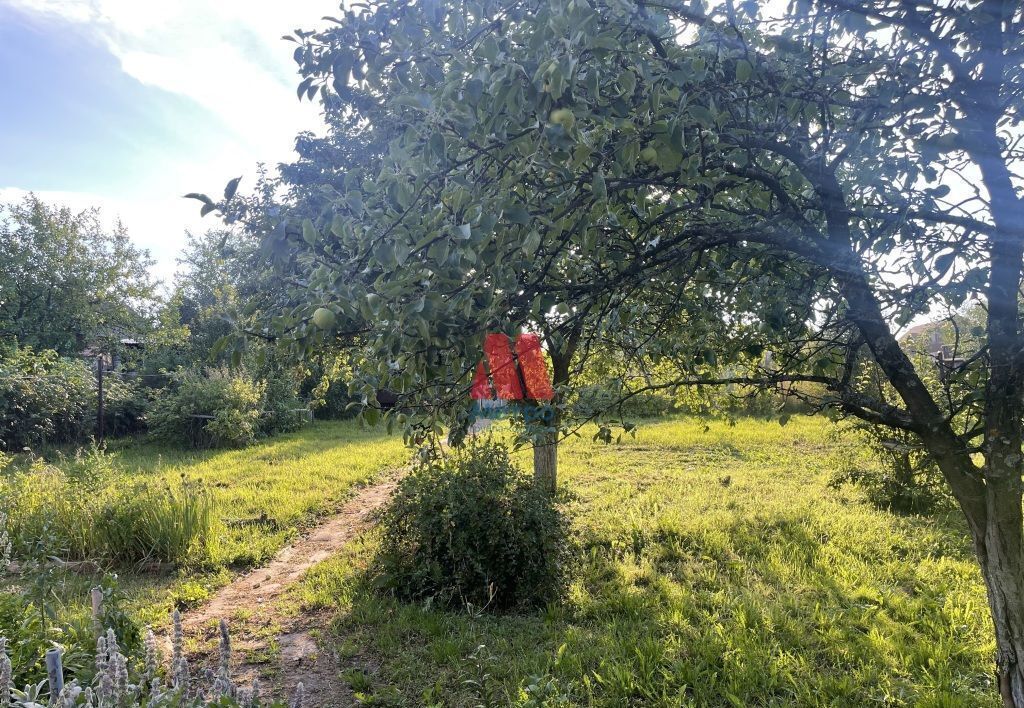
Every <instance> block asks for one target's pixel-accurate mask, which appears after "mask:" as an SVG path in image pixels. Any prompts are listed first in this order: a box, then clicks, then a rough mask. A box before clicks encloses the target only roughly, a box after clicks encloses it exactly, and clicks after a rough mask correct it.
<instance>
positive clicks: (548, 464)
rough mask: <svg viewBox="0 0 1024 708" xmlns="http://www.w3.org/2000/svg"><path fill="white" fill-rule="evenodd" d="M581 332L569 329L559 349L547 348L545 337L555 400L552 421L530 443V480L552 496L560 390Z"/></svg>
mask: <svg viewBox="0 0 1024 708" xmlns="http://www.w3.org/2000/svg"><path fill="white" fill-rule="evenodd" d="M581 334H582V330H581V329H580V328H579V327H576V328H574V329H572V330H571V331H570V332H569V334H568V336H567V337H566V339H565V342H564V344H563V346H562V347H555V346H550V345H551V344H552V338H551V336H550V335H548V336H546V337H545V339H547V341H548V343H549V346H550V348H549V354H550V356H551V369H552V371H551V373H552V383H553V384H554V387H555V398H554V399H553V400H552V401H551V408H552V414H551V420H550V421H549V424H548V430H546V431H545V432H544V434H543V435H542V436H541V437H540V439H539V440H537V441H535V442H534V444H533V481H534V484H536V485H537V486H538V487H540V488H541V489H543V490H544V491H546V492H548V493H549V494H554V493H555V491H556V490H557V489H558V431H559V428H560V427H561V422H562V416H561V414H560V413H559V409H558V404H559V402H560V401H559V393H558V391H559V388H560V387H562V386H565V385H566V384H567V383H569V365H570V364H571V362H572V358H573V356H574V355H575V354H576V347H577V345H578V344H579V341H580V336H581Z"/></svg>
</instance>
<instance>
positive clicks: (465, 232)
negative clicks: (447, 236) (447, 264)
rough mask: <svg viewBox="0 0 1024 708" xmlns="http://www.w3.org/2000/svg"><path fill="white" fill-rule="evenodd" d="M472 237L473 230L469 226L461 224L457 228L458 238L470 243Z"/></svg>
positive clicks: (456, 235)
mask: <svg viewBox="0 0 1024 708" xmlns="http://www.w3.org/2000/svg"><path fill="white" fill-rule="evenodd" d="M471 235H472V230H471V229H470V226H469V224H459V225H458V226H457V227H456V234H455V237H456V238H458V239H461V240H462V241H468V240H469V237H470V236H471Z"/></svg>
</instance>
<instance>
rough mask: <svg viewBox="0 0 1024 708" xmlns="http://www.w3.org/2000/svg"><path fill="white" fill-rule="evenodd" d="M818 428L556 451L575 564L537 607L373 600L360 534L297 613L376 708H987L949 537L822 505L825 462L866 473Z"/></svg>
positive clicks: (313, 582) (855, 456) (840, 505)
mask: <svg viewBox="0 0 1024 708" xmlns="http://www.w3.org/2000/svg"><path fill="white" fill-rule="evenodd" d="M834 430H835V429H834V428H833V426H832V425H831V424H830V423H828V422H826V421H822V420H817V419H794V420H792V421H791V422H790V423H789V425H788V426H786V427H780V426H779V425H778V424H777V423H768V422H763V421H758V420H742V421H739V422H738V424H736V425H735V426H732V425H729V424H728V423H726V422H712V423H709V424H708V425H707V429H705V423H704V422H702V421H695V420H673V421H664V422H659V423H653V424H647V425H645V426H644V427H642V428H641V430H640V431H639V433H638V435H637V437H636V439H624V440H623V442H622V443H621V444H618V445H610V446H605V445H601V444H599V443H593V442H591V441H590V439H589V437H587V436H586V434H584V437H583V438H581V439H577V440H573V441H571V442H569V443H567V444H565V445H564V447H563V449H562V452H561V458H560V475H561V481H562V486H563V489H565V490H566V492H567V496H568V498H569V499H570V501H568V503H567V509H568V511H569V513H571V514H572V515H573V518H574V523H575V527H576V529H577V530H578V532H579V536H580V541H581V544H582V562H581V566H580V569H579V575H578V580H577V581H576V583H575V584H574V586H573V588H572V592H571V596H570V597H569V598H568V600H567V602H566V603H564V604H563V605H562V606H559V607H552V608H549V609H548V610H547V611H546V612H542V613H538V614H534V615H506V616H488V615H484V616H473V615H470V614H468V613H451V612H443V611H437V610H433V609H430V608H427V607H422V606H409V605H405V604H400V603H397V602H394V601H391V600H388V599H386V598H381V597H379V596H378V595H377V594H375V592H374V591H373V589H372V587H371V585H372V583H371V581H370V579H368V577H367V575H366V573H365V569H366V568H367V566H368V564H369V562H370V560H371V558H372V553H373V550H374V546H375V538H374V534H373V533H370V534H368V535H366V536H365V537H364V538H363V539H361V541H360V542H359V543H357V544H354V545H353V546H352V548H351V549H350V550H349V552H347V553H346V554H344V555H343V556H341V557H338V558H336V559H333V560H331V561H329V562H327V563H324V564H322V565H320V566H318V567H316V568H315V569H313V571H311V572H310V573H309V574H308V576H307V578H306V580H305V582H304V584H303V585H302V586H301V587H300V588H299V589H298V591H297V592H296V594H295V598H294V599H295V602H296V605H297V607H296V609H302V610H304V611H309V610H312V609H323V608H328V609H329V610H330V611H333V613H334V616H335V621H334V624H333V627H332V630H331V633H330V635H329V638H328V641H331V642H333V643H334V644H335V645H336V647H337V649H338V651H339V653H340V654H341V655H342V656H343V657H348V660H349V662H350V663H351V664H352V666H354V667H355V668H353V669H352V670H350V671H348V672H347V673H346V674H345V675H346V676H348V677H349V679H350V683H352V685H353V688H354V689H355V690H358V691H361V692H362V693H363V694H364V698H365V699H367V700H373V701H376V702H378V703H382V704H394V705H431V704H436V705H445V706H448V705H451V706H470V705H474V706H475V705H508V704H516V703H520V704H525V705H598V706H631V705H645V706H646V705H652V706H689V705H692V706H748V705H750V706H774V705H802V706H818V705H830V706H831V705H834V706H863V705H890V706H899V705H908V706H909V705H914V706H961V705H963V706H989V705H991V706H995V705H998V701H997V698H996V695H995V691H994V689H993V688H992V685H991V680H990V675H991V663H990V662H991V657H992V656H993V652H994V644H993V642H992V640H991V639H990V635H991V626H990V623H989V620H988V617H987V610H986V604H985V596H984V590H983V586H982V583H981V579H980V574H979V573H978V571H977V570H976V568H975V564H974V560H973V558H972V556H971V553H970V548H969V542H968V540H967V539H966V536H965V533H964V529H963V527H962V526H961V525H960V524H959V522H958V521H957V519H956V517H955V516H954V515H950V516H948V517H940V518H923V517H900V516H896V515H893V514H890V513H887V512H884V511H880V510H878V509H876V508H874V507H872V506H870V505H869V504H868V503H867V502H866V501H865V500H864V499H863V497H862V495H861V494H860V493H858V492H857V491H856V490H851V489H844V490H840V491H835V490H832V489H830V488H829V487H828V485H827V482H828V479H829V477H830V476H831V474H832V470H834V469H835V468H836V466H837V465H838V464H840V463H845V464H849V463H851V462H853V463H857V464H871V460H870V459H868V458H865V457H864V453H863V450H862V448H861V447H860V445H859V444H858V443H857V442H856V441H855V440H851V439H843V438H842V437H839V438H838V439H837V438H836V436H835V435H834V432H833V431H834ZM584 433H585V431H584ZM523 462H524V466H526V463H528V459H527V458H526V457H524V458H523ZM481 647H482V648H481ZM360 667H363V669H364V670H360ZM527 697H530V698H533V699H534V702H533V703H524V699H526V698H527ZM545 697H546V698H545ZM545 700H546V701H547V702H544V701H545ZM559 701H561V702H559Z"/></svg>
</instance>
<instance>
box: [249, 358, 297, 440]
mask: <svg viewBox="0 0 1024 708" xmlns="http://www.w3.org/2000/svg"><path fill="white" fill-rule="evenodd" d="M265 381H266V389H265V390H264V393H263V417H262V420H261V425H260V431H261V432H262V433H263V434H264V435H277V434H278V433H287V432H289V431H292V430H298V429H299V428H301V427H302V425H303V423H305V422H306V420H307V418H306V413H305V411H304V410H302V409H303V408H305V406H304V405H303V403H302V401H301V400H299V397H298V396H297V395H296V394H295V390H296V388H297V385H296V382H295V381H294V380H293V378H292V376H291V375H290V374H289V372H288V371H275V372H273V373H272V374H271V375H269V376H267V377H266V379H265Z"/></svg>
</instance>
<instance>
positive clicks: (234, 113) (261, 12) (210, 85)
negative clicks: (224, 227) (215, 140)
mask: <svg viewBox="0 0 1024 708" xmlns="http://www.w3.org/2000/svg"><path fill="white" fill-rule="evenodd" d="M0 1H6V2H8V3H9V4H11V5H12V6H13V7H15V8H16V9H17V10H19V11H20V12H22V13H24V14H25V15H27V16H28V17H30V18H36V19H38V20H40V21H41V22H47V23H48V22H51V21H53V20H56V19H59V20H63V21H65V22H68V23H71V24H72V25H73V26H75V28H76V30H77V31H79V32H81V33H83V34H85V35H87V36H89V37H92V38H94V39H97V40H99V41H100V42H102V44H103V45H104V46H106V47H107V48H108V50H109V51H110V52H111V54H113V55H114V56H115V57H116V58H117V59H118V61H119V62H120V65H121V68H122V70H123V71H124V72H125V73H126V74H128V75H130V76H131V77H133V78H134V79H136V80H138V81H139V82H141V83H143V84H146V85H149V86H154V87H158V88H160V89H163V90H165V91H169V92H172V93H175V94H178V95H181V96H185V97H188V98H189V99H192V100H193V101H195V102H196V103H198V104H200V105H201V106H203V107H204V108H205V109H207V111H209V112H210V113H212V114H213V115H214V116H216V118H217V119H219V121H220V122H222V123H223V126H227V129H228V132H229V134H230V136H231V138H230V139H229V140H227V141H221V142H220V143H219V144H218V147H217V149H215V150H213V151H211V152H207V153H204V154H202V155H182V156H180V159H176V160H175V161H174V162H172V163H170V164H167V163H164V164H159V165H153V166H152V168H151V170H152V173H151V174H150V175H140V179H139V184H138V186H137V187H136V188H135V189H133V193H132V194H131V195H127V194H103V193H85V192H82V193H67V192H39V194H40V196H42V197H44V198H47V199H51V198H53V199H57V200H60V201H64V202H66V203H69V204H71V205H72V206H75V207H85V206H89V205H96V206H100V207H103V208H104V212H105V213H106V215H107V216H111V217H112V216H113V215H118V214H119V215H121V216H122V217H123V219H124V221H125V222H126V224H127V225H128V226H129V229H130V232H131V233H132V235H133V237H134V238H136V239H137V240H138V241H139V243H140V244H141V245H144V246H147V247H149V248H150V249H151V250H152V251H153V254H154V256H155V257H157V258H158V260H159V271H160V274H161V276H166V275H167V274H168V273H169V272H172V271H173V268H174V254H175V253H176V251H177V250H178V249H179V248H180V246H181V245H182V243H183V240H184V239H183V232H184V229H185V228H186V227H190V226H191V227H193V228H195V227H196V226H199V227H200V228H209V227H210V226H214V225H215V224H214V222H213V221H212V220H206V222H205V223H204V222H198V220H197V219H196V218H195V217H196V211H195V204H194V203H193V202H191V201H186V200H183V199H181V195H182V194H183V193H184V192H188V191H209V192H211V193H219V190H220V189H221V188H223V185H224V183H225V182H227V180H228V179H230V178H231V177H234V176H237V175H239V174H246V176H247V178H248V179H246V183H248V184H251V183H252V179H251V177H252V175H253V172H254V167H255V164H256V163H257V162H265V163H267V164H270V165H273V164H276V163H277V162H281V161H286V160H288V159H289V158H290V156H291V155H292V146H293V141H294V137H295V135H296V133H298V132H299V131H301V130H317V129H318V128H319V126H320V125H321V121H320V118H319V115H318V114H319V108H318V106H317V105H315V104H313V103H310V102H308V101H303V102H302V103H301V104H300V103H299V101H298V99H297V98H296V95H295V87H296V85H297V84H298V77H297V74H296V66H295V64H294V62H293V60H292V56H291V54H292V51H293V47H294V45H292V44H289V43H287V42H285V41H283V40H281V35H283V34H287V33H289V32H291V31H292V30H293V29H295V28H296V27H305V28H309V27H316V26H321V25H322V24H323V22H322V20H320V18H321V16H323V15H325V14H331V12H332V11H334V10H335V9H336V7H337V5H336V4H334V3H332V2H331V1H330V0H291V1H290V2H287V3H280V2H251V1H250V0H221V1H220V2H216V3H211V2H207V1H206V0H175V2H164V3H152V2H140V1H139V0H0ZM223 126H208V127H207V126H200V125H188V126H184V127H185V128H187V129H189V130H196V131H204V130H209V131H211V132H214V131H217V132H218V133H223ZM2 186H3V185H0V187H2ZM26 186H31V185H12V187H16V188H22V187H26ZM8 192H9V193H10V190H8ZM0 194H2V192H0ZM197 222H198V223H197Z"/></svg>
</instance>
